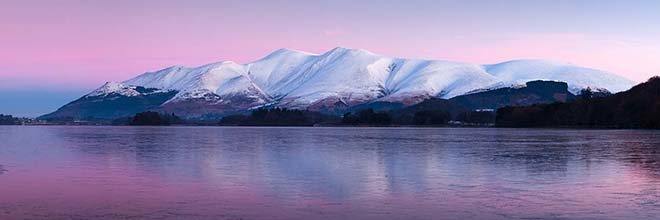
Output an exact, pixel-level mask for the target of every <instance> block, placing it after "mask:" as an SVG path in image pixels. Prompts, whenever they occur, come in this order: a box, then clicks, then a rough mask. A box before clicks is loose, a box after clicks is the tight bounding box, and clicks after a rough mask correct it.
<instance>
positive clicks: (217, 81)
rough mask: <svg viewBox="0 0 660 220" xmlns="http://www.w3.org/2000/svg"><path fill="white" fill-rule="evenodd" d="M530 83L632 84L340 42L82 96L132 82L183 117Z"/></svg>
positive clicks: (547, 65) (182, 70)
mask: <svg viewBox="0 0 660 220" xmlns="http://www.w3.org/2000/svg"><path fill="white" fill-rule="evenodd" d="M534 80H549V81H561V82H566V83H568V85H569V90H570V91H571V92H574V93H577V92H578V91H580V90H582V89H584V88H586V87H592V88H602V89H607V90H609V91H612V92H618V91H623V90H626V89H628V88H630V87H632V85H633V84H634V83H633V82H632V81H629V80H627V79H625V78H623V77H620V76H617V75H614V74H612V73H608V72H605V71H600V70H596V69H590V68H584V67H579V66H575V65H572V64H568V63H557V62H550V61H543V60H513V61H506V62H502V63H498V64H486V65H482V64H472V63H466V62H455V61H442V60H424V59H405V58H398V57H388V56H380V55H377V54H374V53H371V52H369V51H366V50H362V49H348V48H342V47H337V48H334V49H332V50H330V51H327V52H325V53H322V54H313V53H308V52H303V51H298V50H293V49H286V48H283V49H279V50H276V51H274V52H272V53H270V54H268V55H267V56H265V57H263V58H261V59H259V60H256V61H253V62H249V63H245V64H239V63H236V62H232V61H222V62H216V63H210V64H205V65H202V66H198V67H185V66H171V67H168V68H165V69H161V70H157V71H153V72H146V73H143V74H141V75H138V76H136V77H134V78H131V79H128V80H125V81H123V82H109V83H107V84H106V85H113V86H112V87H107V86H105V85H104V86H105V87H103V86H102V87H101V88H99V89H97V90H94V91H92V92H91V93H89V94H87V95H85V97H91V96H103V95H105V94H110V93H116V94H124V95H126V94H129V95H130V94H132V95H135V93H134V92H131V91H129V90H130V88H133V87H144V88H152V89H156V90H157V91H176V95H174V96H173V97H172V98H171V99H169V100H167V101H166V102H165V103H163V104H162V105H161V106H160V108H162V109H179V110H178V111H182V113H184V114H185V113H186V111H187V110H185V109H193V107H191V105H193V104H194V105H195V107H194V109H195V111H196V112H198V113H195V115H193V116H200V115H199V114H215V113H218V114H219V115H222V114H224V112H223V111H228V112H230V111H240V110H245V109H253V108H257V107H260V106H272V105H276V106H279V107H286V108H294V109H306V108H310V107H312V108H318V109H331V108H335V107H336V106H337V105H346V106H354V105H358V104H363V103H368V102H378V101H385V102H400V103H404V104H406V105H410V104H415V103H419V102H421V101H422V100H425V99H428V98H445V99H447V98H452V97H456V96H459V95H464V94H468V93H470V92H474V91H479V90H488V89H497V88H503V87H515V86H520V85H524V84H525V83H526V82H529V81H534ZM112 89H114V90H112ZM185 103H187V104H185ZM200 109H201V110H200ZM204 109H209V110H208V111H207V110H204ZM211 109H215V110H211Z"/></svg>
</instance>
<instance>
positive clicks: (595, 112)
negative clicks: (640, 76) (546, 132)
mask: <svg viewBox="0 0 660 220" xmlns="http://www.w3.org/2000/svg"><path fill="white" fill-rule="evenodd" d="M583 97H584V98H581V99H576V100H575V101H572V102H567V103H553V104H539V105H532V106H523V107H506V108H501V109H499V110H498V111H497V119H496V124H497V125H498V126H502V127H596V128H653V129H658V128H660V77H653V78H651V79H649V80H648V81H647V82H645V83H642V84H639V85H637V86H635V87H633V88H631V89H630V90H628V91H625V92H620V93H617V94H614V95H612V96H607V97H593V98H592V96H583Z"/></svg>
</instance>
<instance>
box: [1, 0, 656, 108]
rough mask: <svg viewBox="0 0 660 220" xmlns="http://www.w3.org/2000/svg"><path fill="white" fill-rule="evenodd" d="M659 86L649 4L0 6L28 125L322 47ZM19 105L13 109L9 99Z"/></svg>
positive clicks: (8, 60) (551, 0) (7, 80)
mask: <svg viewBox="0 0 660 220" xmlns="http://www.w3.org/2000/svg"><path fill="white" fill-rule="evenodd" d="M337 46H341V47H348V48H362V49H366V50H369V51H372V52H374V53H378V54H383V55H390V56H398V57H408V58H426V59H440V60H456V61H466V62H474V63H497V62H502V61H506V60H512V59H530V58H533V59H549V60H558V61H568V62H571V63H574V64H577V65H581V66H586V67H592V68H597V69H603V70H607V71H610V72H613V73H616V74H619V75H622V76H625V77H627V78H629V79H632V80H635V81H638V82H641V81H644V80H646V79H647V78H649V77H650V76H652V75H658V74H660V1H656V0H646V1H644V0H618V1H611V0H497V1H495V0H482V1H477V0H461V1H458V0H457V1H441V0H428V1H426V0H407V1H403V0H401V1H387V0H361V1H360V0H352V1H349V0H332V1H330V0H327V1H314V0H306V1H302V0H300V1H298V0H291V1H276V0H270V1H249V0H240V1H220V0H213V1H211V0H209V1H204V0H188V1H184V0H180V1H171V0H154V1H147V0H142V1H140V0H108V1H100V0H48V1H46V0H0V113H11V114H15V115H26V116H36V115H39V114H43V113H47V112H50V111H53V110H55V109H56V108H57V107H59V106H61V105H63V104H65V103H66V102H68V101H71V100H73V99H75V98H78V97H79V96H81V95H84V94H85V93H86V92H89V91H90V90H92V89H94V88H96V87H98V86H100V85H101V84H102V83H104V82H106V81H122V80H126V79H128V78H131V77H133V76H136V75H138V74H141V73H143V72H146V71H154V70H158V69H162V68H165V67H168V66H172V65H188V66H197V65H202V64H206V63H211V62H217V61H223V60H232V61H236V62H240V63H245V62H250V61H253V60H256V59H259V58H261V57H263V56H265V55H267V54H268V53H270V52H272V51H274V50H276V49H278V48H283V47H286V48H292V49H298V50H303V51H309V52H315V53H322V52H324V51H327V50H330V49H332V48H334V47H337ZM19 97H20V98H19Z"/></svg>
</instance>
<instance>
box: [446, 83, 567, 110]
mask: <svg viewBox="0 0 660 220" xmlns="http://www.w3.org/2000/svg"><path fill="white" fill-rule="evenodd" d="M573 99H575V95H573V94H572V93H570V92H569V91H568V85H567V84H566V83H564V82H553V81H540V80H539V81H531V82H527V83H526V86H524V87H520V88H499V89H494V90H488V91H483V92H478V93H471V94H466V95H461V96H457V97H454V98H451V99H450V100H451V101H454V102H456V103H459V104H461V105H463V106H466V107H468V108H470V109H473V110H476V109H492V110H497V109H499V108H501V107H504V106H527V105H532V104H541V103H553V102H566V101H571V100H573Z"/></svg>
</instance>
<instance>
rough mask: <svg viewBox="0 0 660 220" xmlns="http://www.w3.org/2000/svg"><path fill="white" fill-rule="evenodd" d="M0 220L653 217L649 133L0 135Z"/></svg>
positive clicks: (654, 164)
mask: <svg viewBox="0 0 660 220" xmlns="http://www.w3.org/2000/svg"><path fill="white" fill-rule="evenodd" d="M0 219H2V220H12V219H37V220H38V219H209V220H215V219H360V220H368V219H660V132H658V131H627V130H621V131H612V130H536V129H534V130H523V129H444V128H439V129H435V128H419V129H417V128H400V129H399V128H223V127H21V126H3V127H2V126H0Z"/></svg>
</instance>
